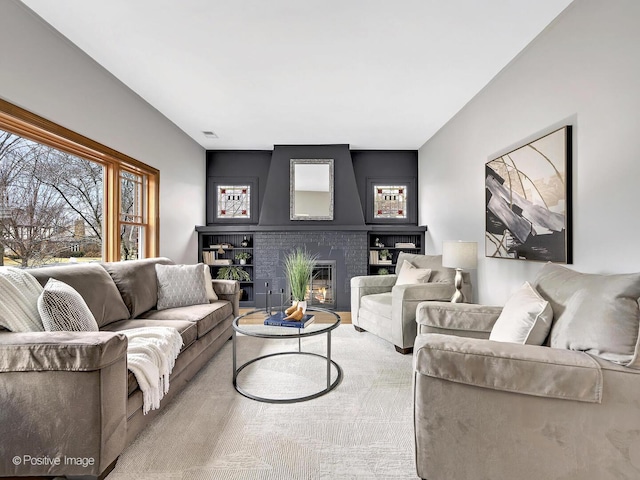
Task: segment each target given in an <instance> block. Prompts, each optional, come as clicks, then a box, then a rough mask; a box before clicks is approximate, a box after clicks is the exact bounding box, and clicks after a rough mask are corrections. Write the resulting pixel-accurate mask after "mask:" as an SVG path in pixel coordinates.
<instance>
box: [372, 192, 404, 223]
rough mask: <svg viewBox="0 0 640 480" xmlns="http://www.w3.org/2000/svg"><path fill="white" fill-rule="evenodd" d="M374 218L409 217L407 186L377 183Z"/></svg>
mask: <svg viewBox="0 0 640 480" xmlns="http://www.w3.org/2000/svg"><path fill="white" fill-rule="evenodd" d="M373 188H374V190H375V192H376V194H375V200H374V207H373V211H374V213H373V218H407V195H406V192H407V186H406V185H375V186H374V187H373Z"/></svg>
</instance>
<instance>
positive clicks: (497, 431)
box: [413, 264, 640, 480]
mask: <svg viewBox="0 0 640 480" xmlns="http://www.w3.org/2000/svg"><path fill="white" fill-rule="evenodd" d="M526 286H527V284H525V286H523V288H526ZM529 287H531V286H529ZM521 290H522V289H521ZM531 290H532V291H533V292H534V294H537V295H538V296H539V299H541V300H538V301H537V305H538V307H537V308H528V309H525V310H527V311H526V312H524V313H525V314H524V315H522V316H519V315H518V310H520V311H521V313H522V311H523V309H522V307H523V304H524V302H522V298H520V300H519V301H517V302H514V301H513V299H514V298H515V297H516V295H514V296H512V297H511V298H510V299H509V301H508V302H507V303H506V304H505V306H504V308H502V307H491V306H482V305H468V304H451V303H443V302H425V303H421V304H420V305H419V306H418V309H417V322H418V328H419V332H418V336H417V338H416V342H415V349H414V400H413V401H414V422H415V441H416V445H415V446H416V467H417V473H418V475H419V476H420V477H421V478H423V479H428V480H450V479H456V480H465V479H491V480H512V479H515V478H517V479H519V480H540V479H545V480H578V479H580V480H585V479H586V480H614V479H615V480H619V479H629V480H631V479H639V478H640V343H639V329H640V310H639V308H638V298H639V297H640V274H626V275H596V274H581V273H578V272H575V271H573V270H570V269H568V268H565V267H561V266H558V265H553V264H547V265H545V266H544V267H543V268H542V270H541V272H540V274H539V275H538V277H537V279H536V281H535V282H534V283H533V288H531ZM519 292H520V291H519ZM534 303H536V302H534ZM549 307H550V308H549ZM545 316H547V319H545V318H544V317H545ZM547 320H548V326H547V329H546V331H543V330H540V331H538V332H537V333H536V334H535V335H534V336H537V341H535V342H534V343H538V344H529V343H530V339H531V335H532V332H534V331H535V330H536V329H537V326H539V325H538V324H539V322H546V321H547ZM520 322H522V323H520ZM525 324H526V325H527V327H526V328H520V327H521V326H522V325H525ZM549 327H550V333H549V335H548V338H547V335H546V332H549ZM514 333H517V334H518V335H520V334H523V335H522V337H521V338H520V339H519V341H520V343H519V344H518V343H514V342H515V339H514V342H507V341H506V340H505V338H506V337H508V336H509V334H514ZM490 337H491V338H502V341H496V340H490V339H489V338H490ZM545 338H546V340H545ZM525 342H526V344H523V343H525ZM540 344H542V345H540Z"/></svg>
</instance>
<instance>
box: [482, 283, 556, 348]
mask: <svg viewBox="0 0 640 480" xmlns="http://www.w3.org/2000/svg"><path fill="white" fill-rule="evenodd" d="M552 320H553V310H552V309H551V305H550V304H549V302H547V301H546V300H545V299H544V298H542V297H541V296H540V294H539V293H538V292H537V291H536V289H535V288H533V287H532V286H531V285H530V284H529V282H525V284H524V285H522V287H520V288H519V289H518V290H517V291H516V292H515V293H514V294H513V295H511V297H510V298H509V300H507V303H506V304H505V306H504V308H503V309H502V313H500V316H499V317H498V320H497V321H496V323H495V325H494V326H493V329H492V330H491V335H489V340H495V341H497V342H511V343H521V344H523V345H524V344H527V345H542V344H543V343H544V341H545V339H546V338H547V335H548V334H549V329H550V328H551V321H552Z"/></svg>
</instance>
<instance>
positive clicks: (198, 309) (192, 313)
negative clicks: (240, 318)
mask: <svg viewBox="0 0 640 480" xmlns="http://www.w3.org/2000/svg"><path fill="white" fill-rule="evenodd" d="M230 316H233V308H232V306H231V303H229V302H227V301H226V300H217V301H215V302H213V303H206V304H202V305H190V306H188V307H179V308H168V309H166V310H150V311H148V312H146V313H143V314H142V315H141V316H140V318H145V319H152V320H162V321H164V320H187V321H189V322H194V323H196V324H197V325H198V338H201V337H203V336H204V335H205V334H206V333H207V332H209V331H211V330H212V329H213V328H214V327H215V326H216V325H218V324H219V323H220V322H222V321H224V320H226V319H227V318H229V317H230Z"/></svg>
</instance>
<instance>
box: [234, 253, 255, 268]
mask: <svg viewBox="0 0 640 480" xmlns="http://www.w3.org/2000/svg"><path fill="white" fill-rule="evenodd" d="M234 258H235V259H236V260H238V261H239V262H240V265H246V263H247V262H248V261H249V259H250V258H251V254H250V253H249V252H238V253H236V255H235V257H234Z"/></svg>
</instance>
